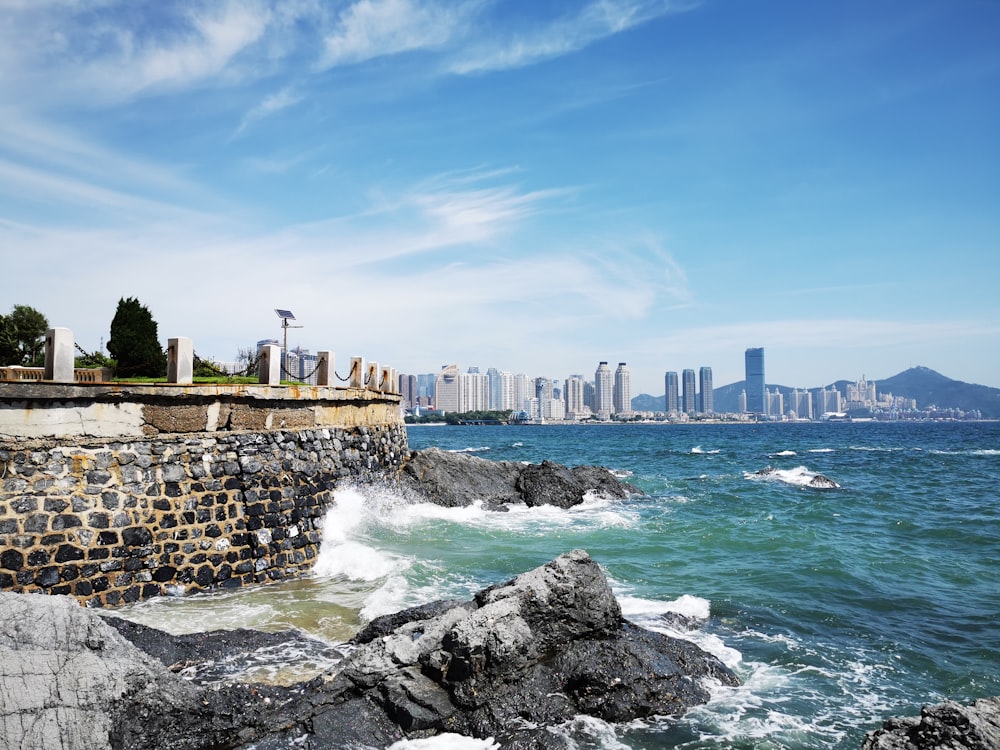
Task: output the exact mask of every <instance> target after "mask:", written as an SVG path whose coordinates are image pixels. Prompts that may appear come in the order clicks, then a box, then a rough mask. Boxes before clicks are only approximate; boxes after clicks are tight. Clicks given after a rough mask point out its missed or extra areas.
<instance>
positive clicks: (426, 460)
mask: <svg viewBox="0 0 1000 750" xmlns="http://www.w3.org/2000/svg"><path fill="white" fill-rule="evenodd" d="M400 481H401V482H402V484H403V485H404V486H405V487H408V488H409V489H410V490H411V491H412V492H413V493H415V494H416V495H418V496H420V497H423V498H425V499H427V500H429V501H430V502H433V503H437V504H438V505H444V506H447V507H462V506H466V505H471V504H472V503H473V502H476V501H477V500H478V501H482V502H483V504H484V505H485V506H486V507H488V508H493V509H504V506H505V505H506V504H508V503H525V504H526V505H528V506H536V505H556V506H558V507H560V508H570V507H572V506H574V505H578V504H580V503H581V502H583V499H584V497H585V495H586V494H587V493H588V492H596V493H598V494H603V495H609V496H611V497H618V498H622V497H626V496H627V495H629V494H630V493H631V494H642V491H641V490H639V489H638V488H636V487H633V486H631V485H627V484H624V483H622V482H620V481H619V480H618V479H617V478H616V477H615V476H614V474H612V473H611V472H610V471H608V470H607V469H605V468H602V467H600V466H576V467H573V468H572V469H571V468H568V467H566V466H563V465H562V464H557V463H554V462H552V461H543V462H542V463H540V464H521V463H515V462H513V461H489V460H487V459H485V458H480V457H479V456H470V455H468V454H466V453H451V452H449V451H443V450H441V449H440V448H427V449H425V450H420V451H412V452H411V453H410V455H409V458H408V459H407V461H406V462H405V463H404V464H403V469H402V472H401V478H400Z"/></svg>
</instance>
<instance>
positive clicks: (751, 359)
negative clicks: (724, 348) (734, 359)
mask: <svg viewBox="0 0 1000 750" xmlns="http://www.w3.org/2000/svg"><path fill="white" fill-rule="evenodd" d="M745 360H746V382H747V411H748V412H749V413H751V414H767V400H766V399H765V398H764V347H757V348H754V349H747V351H746V356H745Z"/></svg>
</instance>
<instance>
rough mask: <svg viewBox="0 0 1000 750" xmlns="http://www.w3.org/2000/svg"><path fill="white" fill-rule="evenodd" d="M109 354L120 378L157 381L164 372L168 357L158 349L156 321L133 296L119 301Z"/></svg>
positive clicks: (159, 347)
mask: <svg viewBox="0 0 1000 750" xmlns="http://www.w3.org/2000/svg"><path fill="white" fill-rule="evenodd" d="M108 351H109V352H111V356H112V357H114V358H115V359H116V360H117V361H118V364H117V366H116V368H115V373H116V375H118V376H119V377H121V376H132V377H150V378H158V377H161V376H163V375H165V374H166V372H167V355H166V353H165V352H164V351H163V348H162V347H161V346H160V342H159V339H158V338H157V333H156V321H155V320H153V315H152V313H150V312H149V308H147V307H146V306H145V305H143V304H141V303H140V302H139V300H137V299H135V298H134V297H129V298H128V299H125V298H122V299H120V300H119V301H118V309H117V310H116V311H115V317H114V320H112V321H111V338H110V339H109V340H108Z"/></svg>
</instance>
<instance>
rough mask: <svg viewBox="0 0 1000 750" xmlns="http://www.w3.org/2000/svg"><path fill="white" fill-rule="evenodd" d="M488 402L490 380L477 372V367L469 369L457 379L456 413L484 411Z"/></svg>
mask: <svg viewBox="0 0 1000 750" xmlns="http://www.w3.org/2000/svg"><path fill="white" fill-rule="evenodd" d="M489 401H490V379H489V376H488V375H485V374H483V373H481V372H479V368H478V367H470V368H469V371H468V372H465V373H462V374H461V375H460V376H459V379H458V411H461V412H466V411H485V410H486V409H487V408H488V405H489Z"/></svg>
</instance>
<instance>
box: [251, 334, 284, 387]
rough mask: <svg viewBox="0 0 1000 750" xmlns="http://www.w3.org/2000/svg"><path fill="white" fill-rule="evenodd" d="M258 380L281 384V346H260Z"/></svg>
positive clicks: (267, 383) (269, 383) (266, 383)
mask: <svg viewBox="0 0 1000 750" xmlns="http://www.w3.org/2000/svg"><path fill="white" fill-rule="evenodd" d="M257 382H258V383H260V384H262V385H281V347H280V346H278V345H277V344H265V345H264V346H262V347H261V348H260V363H259V364H258V365H257Z"/></svg>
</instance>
